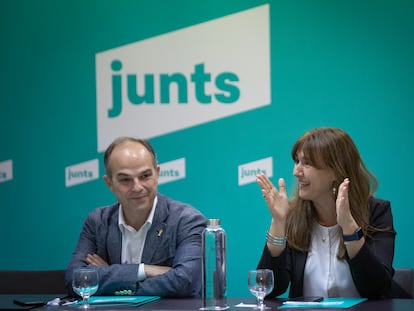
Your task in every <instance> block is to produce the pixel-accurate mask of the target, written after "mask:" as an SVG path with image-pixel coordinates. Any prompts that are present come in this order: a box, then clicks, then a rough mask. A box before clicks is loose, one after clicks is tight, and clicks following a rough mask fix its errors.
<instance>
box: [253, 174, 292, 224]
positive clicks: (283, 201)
mask: <svg viewBox="0 0 414 311" xmlns="http://www.w3.org/2000/svg"><path fill="white" fill-rule="evenodd" d="M256 180H257V183H258V184H259V186H260V188H261V189H262V194H263V197H264V198H265V200H266V204H267V207H268V208H269V211H270V213H271V214H272V218H273V220H274V221H278V222H285V220H286V215H287V212H288V210H289V199H288V196H287V193H286V185H285V180H284V179H283V178H280V179H279V190H277V189H276V187H275V186H274V185H273V184H272V182H271V181H270V180H269V178H267V176H266V175H264V174H263V173H260V174H258V175H257V176H256Z"/></svg>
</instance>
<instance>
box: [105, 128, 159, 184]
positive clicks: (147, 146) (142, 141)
mask: <svg viewBox="0 0 414 311" xmlns="http://www.w3.org/2000/svg"><path fill="white" fill-rule="evenodd" d="M126 142H133V143H138V144H141V145H143V146H144V147H145V149H147V150H148V151H149V153H150V154H151V156H152V165H153V166H154V168H155V169H156V168H157V165H158V161H157V155H156V154H155V151H154V148H153V147H152V145H151V143H150V142H149V140H147V139H142V138H134V137H128V136H121V137H118V138H116V139H115V140H114V141H113V142H112V143H111V144H110V145H109V146H108V148H106V150H105V154H104V166H105V174H106V175H107V176H108V177H109V178H112V172H111V169H110V168H109V158H110V157H111V154H112V151H114V149H115V147H117V146H119V145H121V144H123V143H126Z"/></svg>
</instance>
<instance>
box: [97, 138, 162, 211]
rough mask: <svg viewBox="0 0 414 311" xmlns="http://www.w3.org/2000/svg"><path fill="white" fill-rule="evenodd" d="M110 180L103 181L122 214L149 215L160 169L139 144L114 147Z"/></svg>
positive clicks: (110, 161)
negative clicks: (113, 195)
mask: <svg viewBox="0 0 414 311" xmlns="http://www.w3.org/2000/svg"><path fill="white" fill-rule="evenodd" d="M109 168H110V170H111V172H112V178H109V177H108V176H104V180H105V182H106V184H107V185H108V187H109V188H110V189H111V191H112V192H113V193H114V194H115V196H116V197H117V199H118V201H119V203H121V205H122V208H123V210H124V213H127V214H129V213H136V212H138V213H142V212H149V211H150V210H151V208H152V205H153V202H154V199H155V196H156V195H157V187H158V177H159V167H157V169H155V168H154V166H153V158H152V156H151V153H150V152H149V151H148V150H147V149H146V148H145V147H144V146H142V145H141V144H139V143H136V142H125V143H122V144H121V145H118V146H116V147H115V149H114V150H113V151H112V154H111V156H110V159H109Z"/></svg>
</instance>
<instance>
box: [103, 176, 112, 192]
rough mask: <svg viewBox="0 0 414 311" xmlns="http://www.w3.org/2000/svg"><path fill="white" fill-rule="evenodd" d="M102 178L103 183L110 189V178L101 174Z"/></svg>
mask: <svg viewBox="0 0 414 311" xmlns="http://www.w3.org/2000/svg"><path fill="white" fill-rule="evenodd" d="M103 180H104V181H105V184H106V185H107V186H108V188H109V189H111V191H112V182H111V179H109V177H108V176H107V175H104V176H103Z"/></svg>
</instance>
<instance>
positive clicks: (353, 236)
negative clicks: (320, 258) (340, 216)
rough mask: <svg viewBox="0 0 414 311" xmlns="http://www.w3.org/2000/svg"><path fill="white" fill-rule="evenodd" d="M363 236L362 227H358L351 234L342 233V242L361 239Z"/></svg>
mask: <svg viewBox="0 0 414 311" xmlns="http://www.w3.org/2000/svg"><path fill="white" fill-rule="evenodd" d="M363 236H364V233H363V232H362V228H361V227H358V228H357V229H356V230H355V232H354V233H352V234H344V235H342V237H343V239H344V242H351V241H358V240H361V238H362V237H363Z"/></svg>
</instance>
